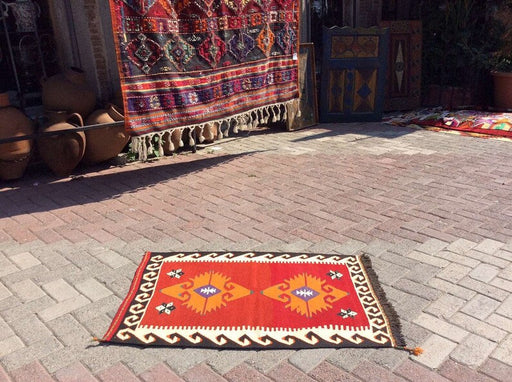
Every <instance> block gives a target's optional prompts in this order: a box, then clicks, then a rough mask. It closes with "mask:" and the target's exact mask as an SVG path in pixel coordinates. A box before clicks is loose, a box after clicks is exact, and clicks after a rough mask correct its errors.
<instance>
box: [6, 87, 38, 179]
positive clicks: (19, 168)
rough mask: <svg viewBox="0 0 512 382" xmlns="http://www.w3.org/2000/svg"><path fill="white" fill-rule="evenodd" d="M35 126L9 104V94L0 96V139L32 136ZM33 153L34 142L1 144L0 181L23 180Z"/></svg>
mask: <svg viewBox="0 0 512 382" xmlns="http://www.w3.org/2000/svg"><path fill="white" fill-rule="evenodd" d="M33 131H34V124H33V123H32V121H31V120H30V119H29V118H28V117H27V116H25V114H23V113H22V112H21V111H20V110H18V109H17V108H15V107H13V106H11V105H10V103H9V97H8V95H7V93H2V94H0V139H3V138H11V137H20V136H24V135H30V134H32V133H33ZM31 152H32V140H23V141H17V142H11V143H2V144H0V179H4V180H12V179H18V178H21V177H22V176H23V174H24V172H25V170H26V168H27V165H28V162H29V160H30V154H31Z"/></svg>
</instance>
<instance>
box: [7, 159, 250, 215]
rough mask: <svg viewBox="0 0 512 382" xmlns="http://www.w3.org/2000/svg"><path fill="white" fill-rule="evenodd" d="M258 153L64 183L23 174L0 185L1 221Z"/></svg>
mask: <svg viewBox="0 0 512 382" xmlns="http://www.w3.org/2000/svg"><path fill="white" fill-rule="evenodd" d="M257 152H260V151H251V152H245V153H240V154H228V155H218V156H212V157H206V158H205V157H199V158H197V157H194V158H193V159H192V160H190V161H179V162H170V163H165V164H160V163H159V161H156V162H155V165H154V166H144V167H139V168H137V167H136V166H137V164H136V163H135V164H128V165H124V166H118V167H117V168H114V169H113V168H108V169H107V168H105V167H103V168H102V167H101V166H99V167H98V166H97V167H96V168H94V169H92V170H94V171H95V172H91V171H90V170H89V172H86V171H83V172H80V171H77V172H76V174H77V175H75V176H73V177H72V178H66V179H58V178H56V177H55V176H53V174H51V173H50V172H49V171H48V170H47V169H46V168H42V169H37V168H34V169H32V170H31V172H33V173H32V174H30V173H29V174H26V176H25V177H24V178H22V179H19V180H17V181H13V182H9V183H5V184H0V218H4V217H13V216H17V215H22V214H31V213H35V212H44V211H52V210H55V209H61V208H66V207H72V206H75V205H86V204H89V203H95V202H101V201H104V200H108V199H115V198H119V197H120V196H122V195H125V194H131V193H136V192H138V191H141V190H144V189H147V188H149V187H152V186H155V185H158V184H159V183H161V182H165V181H168V180H171V179H175V178H179V177H181V176H184V175H188V174H193V173H197V172H201V171H206V170H207V169H210V168H213V167H216V166H219V165H221V164H224V163H227V162H229V161H232V160H235V159H237V158H239V157H242V156H248V155H253V154H255V153H257ZM171 160H172V159H169V161H171ZM38 171H39V172H38ZM41 171H42V173H41ZM107 171H108V172H107ZM2 187H3V189H2Z"/></svg>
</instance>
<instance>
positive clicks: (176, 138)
mask: <svg viewBox="0 0 512 382" xmlns="http://www.w3.org/2000/svg"><path fill="white" fill-rule="evenodd" d="M182 135H183V131H182V130H180V129H174V130H173V131H172V132H168V133H165V134H164V136H163V149H164V154H165V155H171V154H172V153H173V152H175V151H176V150H178V149H179V148H180V147H183V146H184V143H183V140H182V139H181V137H182Z"/></svg>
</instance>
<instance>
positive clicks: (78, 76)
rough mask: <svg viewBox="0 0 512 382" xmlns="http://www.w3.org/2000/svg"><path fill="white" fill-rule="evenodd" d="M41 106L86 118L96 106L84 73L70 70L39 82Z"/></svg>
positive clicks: (75, 69) (78, 70)
mask: <svg viewBox="0 0 512 382" xmlns="http://www.w3.org/2000/svg"><path fill="white" fill-rule="evenodd" d="M41 87H42V100H43V106H44V108H45V109H46V110H65V111H67V112H68V113H78V114H80V115H81V116H82V117H83V118H86V117H87V116H88V115H89V114H91V113H92V111H93V110H94V107H95V106H96V95H95V94H94V91H93V90H92V89H91V88H90V86H89V85H88V84H87V81H86V77H85V73H84V71H83V70H81V69H78V68H70V69H69V70H66V71H65V72H63V73H59V74H56V75H54V76H51V77H49V78H46V79H43V80H42V81H41Z"/></svg>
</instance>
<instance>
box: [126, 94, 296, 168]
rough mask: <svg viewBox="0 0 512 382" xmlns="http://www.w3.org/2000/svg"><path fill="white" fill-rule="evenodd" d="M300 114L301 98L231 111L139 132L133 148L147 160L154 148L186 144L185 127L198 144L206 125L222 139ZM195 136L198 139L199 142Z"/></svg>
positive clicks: (141, 157) (161, 150)
mask: <svg viewBox="0 0 512 382" xmlns="http://www.w3.org/2000/svg"><path fill="white" fill-rule="evenodd" d="M298 114H300V111H298V99H293V100H291V101H287V102H283V103H279V104H274V105H270V106H264V107H260V108H257V109H253V110H249V111H246V112H244V113H239V114H235V115H231V116H229V117H226V118H223V119H219V120H212V121H208V122H204V123H201V124H197V125H188V126H182V127H176V128H172V129H168V130H162V131H158V132H154V133H149V134H144V135H140V136H135V137H132V138H131V151H132V152H133V153H136V154H138V156H139V160H141V161H146V160H147V159H148V156H149V155H150V153H152V152H153V151H158V154H159V155H160V156H163V155H164V152H165V150H164V145H166V146H167V148H169V149H170V150H171V151H173V150H175V149H177V147H176V144H175V142H177V141H179V145H178V146H179V147H183V145H184V144H183V141H182V136H183V133H184V131H185V130H187V131H188V139H189V144H190V146H194V145H195V144H196V143H202V142H203V141H204V140H205V138H204V137H203V132H204V131H205V130H206V129H212V128H213V129H215V128H216V129H217V136H218V138H219V139H222V138H224V137H228V136H229V133H230V131H233V133H235V134H237V133H238V132H239V131H248V130H254V129H256V127H258V126H259V125H266V124H268V123H269V122H282V121H286V120H287V119H290V118H293V116H295V115H298ZM155 137H158V139H156V140H155ZM194 137H195V138H196V139H197V141H198V142H196V139H194ZM173 140H174V142H173Z"/></svg>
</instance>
